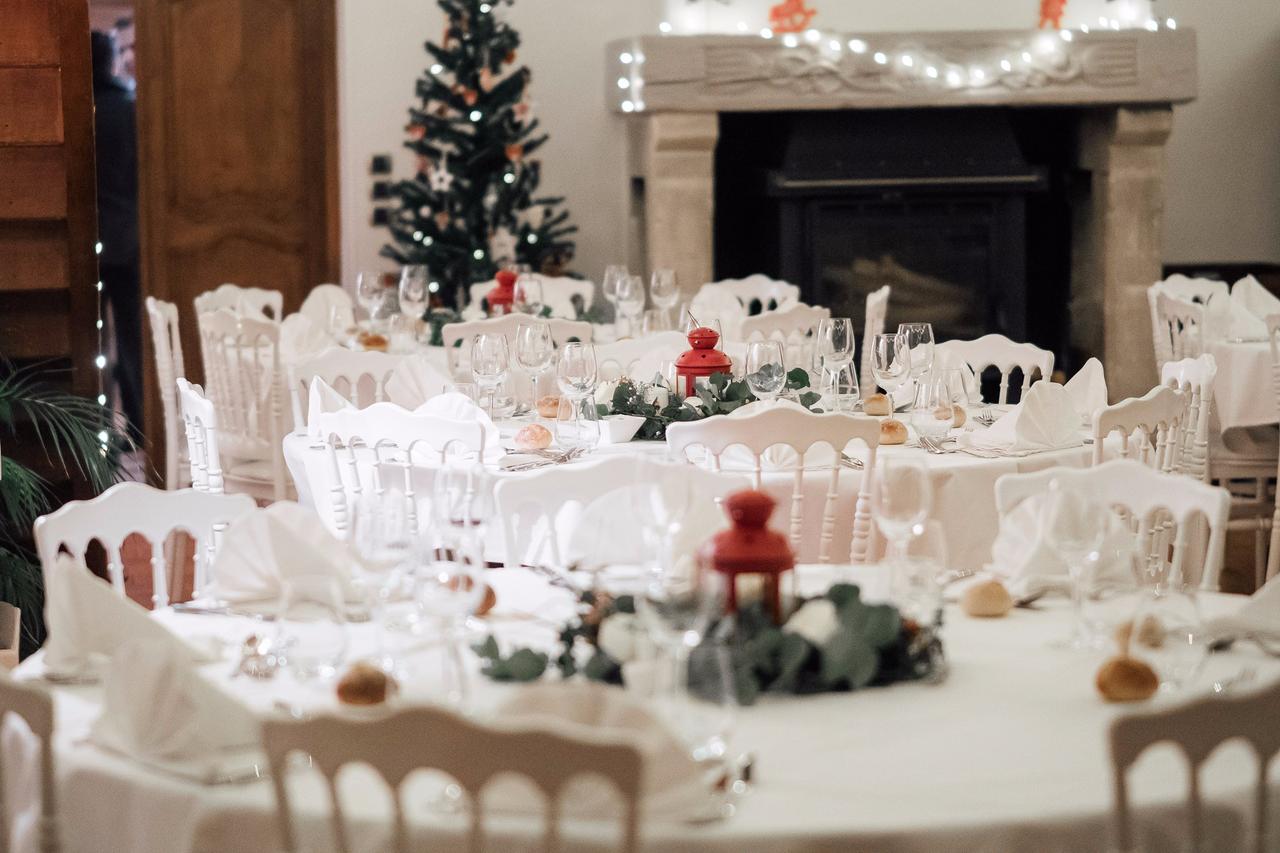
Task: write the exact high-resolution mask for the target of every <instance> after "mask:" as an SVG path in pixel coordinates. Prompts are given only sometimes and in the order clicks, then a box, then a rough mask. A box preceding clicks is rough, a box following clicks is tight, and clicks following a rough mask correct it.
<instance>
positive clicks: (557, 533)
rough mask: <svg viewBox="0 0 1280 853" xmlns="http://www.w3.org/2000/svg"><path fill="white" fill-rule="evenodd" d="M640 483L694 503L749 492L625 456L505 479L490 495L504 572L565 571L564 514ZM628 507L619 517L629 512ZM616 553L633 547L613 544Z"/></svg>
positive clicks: (738, 481) (695, 471)
mask: <svg viewBox="0 0 1280 853" xmlns="http://www.w3.org/2000/svg"><path fill="white" fill-rule="evenodd" d="M644 483H653V484H656V485H658V486H659V487H660V488H672V489H680V490H684V489H687V490H688V493H689V494H691V495H693V496H694V498H695V499H696V500H700V501H715V502H716V503H719V502H720V501H721V499H723V498H724V497H725V496H727V495H729V494H730V493H732V492H734V491H737V490H739V489H745V488H747V486H748V485H749V484H748V481H747V478H746V477H745V476H734V475H731V474H719V473H715V472H712V471H706V470H703V469H700V468H696V467H694V466H692V465H675V464H669V463H662V462H657V461H652V460H645V459H635V458H632V457H628V456H610V457H605V458H604V459H600V460H598V461H593V462H590V463H587V464H585V465H567V466H554V467H551V468H546V469H543V470H541V471H537V472H534V473H530V474H526V475H522V476H519V477H504V478H501V479H500V480H499V481H498V484H497V486H496V488H495V489H494V502H495V506H496V512H495V516H496V517H497V518H498V521H499V524H500V525H501V527H502V544H503V554H504V555H505V556H506V565H507V567H508V568H514V567H517V566H521V565H526V566H546V567H549V568H552V569H560V570H562V569H565V568H566V567H567V563H568V557H567V553H566V551H567V547H568V544H569V541H570V540H572V539H573V538H574V534H573V531H572V530H570V529H568V525H567V524H565V523H564V519H566V517H567V515H566V513H567V512H572V511H575V510H584V509H586V508H588V507H590V505H591V504H592V503H593V502H595V501H598V500H600V499H602V498H605V497H606V496H611V495H613V494H614V493H622V492H624V490H626V489H628V488H630V487H633V486H638V485H641V484H644ZM630 510H631V507H630V506H629V505H626V506H625V508H624V509H623V512H629V511H630ZM615 544H616V545H618V546H619V548H620V549H622V547H623V546H624V545H625V546H630V545H632V544H634V543H632V542H627V543H615Z"/></svg>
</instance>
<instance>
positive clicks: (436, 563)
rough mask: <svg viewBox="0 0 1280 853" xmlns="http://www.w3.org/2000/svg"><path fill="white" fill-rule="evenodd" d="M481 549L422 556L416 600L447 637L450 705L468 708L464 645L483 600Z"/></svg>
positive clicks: (474, 547)
mask: <svg viewBox="0 0 1280 853" xmlns="http://www.w3.org/2000/svg"><path fill="white" fill-rule="evenodd" d="M477 548H478V545H477V544H472V545H463V544H459V545H458V546H457V547H454V548H451V549H449V550H445V551H441V550H431V551H423V552H422V558H423V559H422V560H421V563H420V565H419V566H418V573H417V586H416V590H415V596H414V597H415V599H416V601H417V604H418V612H419V614H420V615H421V617H422V618H423V619H424V620H425V621H426V622H427V623H429V624H431V625H433V626H435V627H436V628H437V629H438V630H439V631H440V633H441V634H442V635H443V636H444V638H445V641H446V646H447V650H448V653H447V655H446V656H445V662H444V683H445V684H446V685H448V686H447V688H446V689H447V691H448V693H447V698H448V701H449V704H451V705H454V706H455V707H459V706H460V707H463V708H465V707H466V705H467V703H468V699H469V692H470V691H469V690H468V681H467V670H466V666H465V665H464V664H463V655H462V641H463V636H464V627H465V625H466V621H467V618H468V617H469V616H471V614H473V613H475V611H476V607H477V606H479V604H480V601H481V599H483V597H484V588H485V584H484V561H483V558H482V555H481V554H480V553H479V551H478V550H477Z"/></svg>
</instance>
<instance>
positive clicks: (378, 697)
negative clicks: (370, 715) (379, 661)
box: [338, 660, 400, 705]
mask: <svg viewBox="0 0 1280 853" xmlns="http://www.w3.org/2000/svg"><path fill="white" fill-rule="evenodd" d="M399 687H400V685H399V684H397V683H396V680H395V679H394V678H392V677H391V676H390V675H387V674H386V673H385V672H383V671H382V670H381V669H380V668H379V667H377V666H375V665H373V664H371V663H369V662H368V661H363V660H361V661H356V662H355V663H353V664H351V666H350V668H348V669H347V671H346V672H345V673H343V674H342V678H341V679H339V680H338V701H339V702H342V703H344V704H346V705H381V704H382V703H383V702H385V701H387V699H389V698H391V697H392V696H393V695H395V692H396V691H397V690H398V689H399Z"/></svg>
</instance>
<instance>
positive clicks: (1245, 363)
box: [1206, 341, 1278, 432]
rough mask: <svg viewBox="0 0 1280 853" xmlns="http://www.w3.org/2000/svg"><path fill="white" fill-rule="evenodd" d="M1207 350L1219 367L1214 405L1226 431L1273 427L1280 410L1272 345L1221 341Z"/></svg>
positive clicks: (1212, 344) (1214, 391)
mask: <svg viewBox="0 0 1280 853" xmlns="http://www.w3.org/2000/svg"><path fill="white" fill-rule="evenodd" d="M1206 349H1207V350H1208V352H1209V354H1210V355H1212V356H1213V358H1214V360H1215V361H1217V363H1218V377H1217V379H1216V380H1215V384H1214V386H1213V401H1214V407H1215V409H1216V411H1217V413H1218V422H1219V423H1220V424H1221V426H1222V429H1223V431H1224V432H1225V431H1226V430H1229V429H1232V428H1235V427H1251V426H1264V425H1266V424H1274V423H1275V422H1276V418H1277V414H1276V413H1277V411H1278V410H1277V401H1276V394H1275V385H1274V383H1273V382H1272V372H1271V347H1270V345H1269V344H1267V343H1266V342H1265V341H1263V342H1250V343H1227V342H1225V341H1220V342H1217V343H1211V344H1208V346H1207V347H1206Z"/></svg>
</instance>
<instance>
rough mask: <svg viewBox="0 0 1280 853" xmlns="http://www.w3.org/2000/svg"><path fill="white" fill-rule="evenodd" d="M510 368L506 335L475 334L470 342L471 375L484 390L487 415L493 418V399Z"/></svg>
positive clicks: (504, 381) (505, 379)
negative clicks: (487, 407)
mask: <svg viewBox="0 0 1280 853" xmlns="http://www.w3.org/2000/svg"><path fill="white" fill-rule="evenodd" d="M510 368H511V355H510V352H509V351H508V347H507V337H506V335H500V334H482V335H476V337H475V340H473V341H472V342H471V377H472V378H473V379H475V381H476V384H477V385H479V386H480V388H481V389H482V390H483V391H484V393H485V396H486V397H487V398H488V401H489V417H490V419H492V418H493V404H494V399H495V398H496V397H497V395H498V389H500V388H501V387H502V386H503V384H504V383H506V381H507V371H508V370H510Z"/></svg>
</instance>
